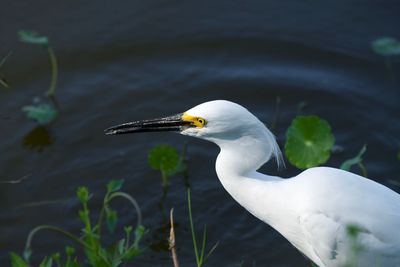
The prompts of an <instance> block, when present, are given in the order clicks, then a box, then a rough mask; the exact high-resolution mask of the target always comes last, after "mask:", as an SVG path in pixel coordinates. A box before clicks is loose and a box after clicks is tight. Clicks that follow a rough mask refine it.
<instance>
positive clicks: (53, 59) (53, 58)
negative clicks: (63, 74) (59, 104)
mask: <svg viewBox="0 0 400 267" xmlns="http://www.w3.org/2000/svg"><path fill="white" fill-rule="evenodd" d="M47 52H48V54H49V57H50V62H51V83H50V87H49V90H48V91H47V92H46V95H47V96H48V97H54V96H55V93H56V88H57V76H58V63H57V58H56V54H55V53H54V50H53V48H52V47H51V46H49V47H48V48H47Z"/></svg>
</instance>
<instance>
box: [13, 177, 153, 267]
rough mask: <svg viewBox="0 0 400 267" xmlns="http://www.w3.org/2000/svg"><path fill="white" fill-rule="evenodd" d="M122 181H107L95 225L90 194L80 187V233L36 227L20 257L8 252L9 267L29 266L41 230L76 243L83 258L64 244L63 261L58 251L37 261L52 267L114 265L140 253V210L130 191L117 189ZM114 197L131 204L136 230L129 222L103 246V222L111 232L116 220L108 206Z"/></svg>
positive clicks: (42, 226) (43, 265) (118, 264)
mask: <svg viewBox="0 0 400 267" xmlns="http://www.w3.org/2000/svg"><path fill="white" fill-rule="evenodd" d="M122 184H123V181H122V180H115V181H114V180H113V181H110V182H109V183H108V184H107V192H106V194H105V197H104V200H103V205H102V209H101V212H100V215H99V218H98V220H97V223H95V224H93V223H92V219H93V218H91V216H90V210H89V206H88V202H89V200H90V198H91V195H90V193H89V191H88V189H87V188H86V187H79V188H78V190H77V193H76V194H77V198H78V199H79V201H80V203H81V205H82V209H81V210H79V218H80V220H81V221H82V222H83V224H84V227H83V229H82V233H81V236H80V237H79V236H77V235H75V234H73V233H70V232H68V231H66V230H64V229H62V228H59V227H56V226H51V225H41V226H38V227H36V228H34V229H33V230H32V231H31V232H30V233H29V235H28V238H27V241H26V245H25V251H24V253H23V257H21V256H20V255H18V254H17V253H14V252H12V253H10V258H11V265H12V267H28V266H30V265H31V264H30V259H31V255H32V241H33V238H34V237H35V236H36V234H37V233H38V232H40V231H42V230H49V231H53V232H56V233H59V234H61V235H63V236H65V237H67V238H68V239H70V240H72V241H74V242H76V243H77V244H78V245H80V247H81V248H82V249H83V251H84V253H85V258H84V259H82V260H79V258H78V257H77V256H75V248H74V247H71V246H66V248H65V259H64V261H62V259H61V253H59V252H57V253H54V254H52V255H51V256H46V257H45V258H44V259H43V260H42V261H41V263H40V264H39V266H40V267H52V266H53V265H54V264H55V266H57V267H60V266H62V267H81V266H82V267H83V266H88V265H89V266H92V267H117V266H121V265H122V264H125V263H127V262H129V261H131V260H132V259H134V258H135V257H136V256H138V255H140V254H141V253H142V251H143V249H142V248H141V247H140V246H139V243H140V241H141V239H142V237H143V236H144V235H145V233H146V232H147V230H146V229H145V228H144V227H143V225H142V217H141V212H140V209H139V206H138V204H137V203H136V201H135V199H134V198H132V197H131V196H130V195H129V194H127V193H124V192H121V191H120V189H121V187H122ZM115 198H123V199H126V200H127V201H128V202H129V203H130V204H131V205H132V206H133V207H134V209H135V210H136V213H137V224H136V228H135V229H134V228H133V227H132V226H130V225H128V226H125V227H124V232H125V237H123V238H122V239H120V240H117V241H115V242H114V243H113V244H112V245H111V246H109V247H108V248H105V247H103V245H102V242H101V241H102V225H103V223H104V221H105V222H106V223H107V226H108V229H109V232H110V233H112V232H113V231H114V229H115V227H116V224H117V221H118V217H117V212H116V211H114V210H113V209H112V208H111V207H110V202H111V201H112V200H113V199H115ZM132 237H133V240H132Z"/></svg>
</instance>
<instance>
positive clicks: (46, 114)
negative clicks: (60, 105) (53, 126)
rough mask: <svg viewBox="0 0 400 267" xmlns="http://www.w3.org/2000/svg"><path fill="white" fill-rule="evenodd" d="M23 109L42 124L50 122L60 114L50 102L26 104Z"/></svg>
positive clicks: (27, 114) (28, 115) (29, 116)
mask: <svg viewBox="0 0 400 267" xmlns="http://www.w3.org/2000/svg"><path fill="white" fill-rule="evenodd" d="M22 111H24V112H25V113H26V116H27V117H28V118H30V119H33V120H35V121H37V122H38V123H39V124H42V125H46V124H49V123H50V122H52V121H53V120H54V119H55V118H56V117H57V115H58V112H57V110H55V109H54V107H53V106H51V105H49V104H38V105H29V106H24V107H23V108H22Z"/></svg>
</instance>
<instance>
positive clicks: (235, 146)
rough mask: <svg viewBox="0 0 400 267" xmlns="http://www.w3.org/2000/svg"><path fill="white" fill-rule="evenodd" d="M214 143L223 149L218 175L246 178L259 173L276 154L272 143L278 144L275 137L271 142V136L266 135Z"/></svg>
mask: <svg viewBox="0 0 400 267" xmlns="http://www.w3.org/2000/svg"><path fill="white" fill-rule="evenodd" d="M271 135H272V134H271ZM214 142H215V143H216V144H217V145H218V146H219V147H220V149H221V151H220V153H219V155H218V158H217V162H216V170H217V173H218V175H219V174H225V175H231V176H246V175H247V174H249V173H253V172H255V171H257V170H258V169H259V168H260V167H261V166H262V165H264V164H265V163H266V162H267V161H268V160H269V159H270V158H271V155H272V154H273V153H274V152H273V150H274V146H273V145H271V142H274V143H275V144H276V141H275V139H274V137H273V136H272V140H271V136H268V135H266V134H258V135H257V136H252V135H245V136H241V137H240V138H237V139H234V140H214ZM276 147H277V144H276Z"/></svg>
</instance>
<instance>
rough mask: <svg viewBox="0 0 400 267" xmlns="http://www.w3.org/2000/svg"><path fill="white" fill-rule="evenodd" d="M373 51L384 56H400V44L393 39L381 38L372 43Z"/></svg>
mask: <svg viewBox="0 0 400 267" xmlns="http://www.w3.org/2000/svg"><path fill="white" fill-rule="evenodd" d="M372 50H374V52H375V53H377V54H379V55H382V56H398V55H400V42H399V41H398V40H397V39H395V38H392V37H381V38H378V39H376V40H374V41H373V42H372Z"/></svg>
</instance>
